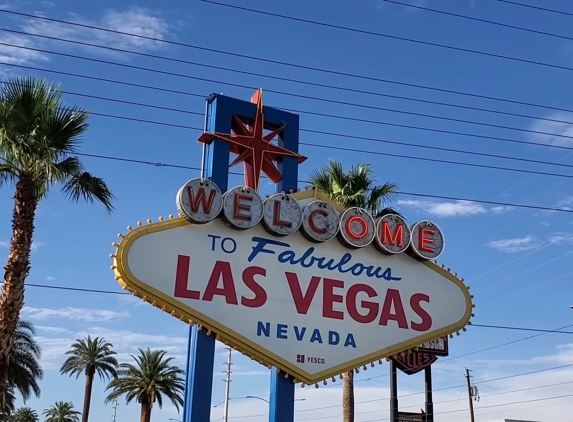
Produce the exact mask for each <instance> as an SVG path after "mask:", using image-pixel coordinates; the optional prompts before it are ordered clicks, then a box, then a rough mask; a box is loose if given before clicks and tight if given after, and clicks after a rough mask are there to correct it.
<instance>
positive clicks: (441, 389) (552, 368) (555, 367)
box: [231, 363, 573, 420]
mask: <svg viewBox="0 0 573 422" xmlns="http://www.w3.org/2000/svg"><path fill="white" fill-rule="evenodd" d="M572 366H573V363H572V364H566V365H559V366H554V367H550V368H544V369H537V370H534V371H528V372H521V373H518V374H512V375H506V376H503V377H497V378H491V379H486V380H483V381H478V383H479V384H488V383H491V382H497V381H504V380H508V379H513V378H519V377H524V376H528V375H534V374H539V373H542V372H548V371H555V370H557V369H565V368H570V367H572ZM465 386H466V384H465V383H463V384H458V385H453V386H450V387H443V388H436V389H434V390H433V391H434V392H438V391H447V390H453V389H456V388H462V387H465ZM424 393H425V392H424V391H421V392H417V393H408V394H403V395H400V396H399V397H398V398H404V397H411V396H418V395H420V394H424ZM571 396H573V394H571ZM388 399H389V398H381V399H370V400H364V401H358V402H356V403H355V404H364V403H375V402H379V401H385V400H388ZM340 406H342V405H340V404H339V405H330V406H321V407H314V408H310V409H301V410H295V413H300V412H310V411H313V410H323V409H331V408H334V407H340ZM259 416H266V414H258V415H243V416H232V417H231V418H232V419H244V418H254V417H259ZM307 420H311V419H307Z"/></svg>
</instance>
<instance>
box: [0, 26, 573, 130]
mask: <svg viewBox="0 0 573 422" xmlns="http://www.w3.org/2000/svg"><path fill="white" fill-rule="evenodd" d="M0 31H4V32H10V33H14V34H19V35H25V36H30V37H38V38H43V39H49V40H53V41H58V42H65V43H70V44H75V45H83V46H86V47H93V48H100V49H103V50H109V51H115V52H118V53H126V54H133V55H137V56H142V57H149V58H153V59H159V60H165V61H170V62H175V63H183V64H188V65H192V66H198V67H206V68H209V69H217V70H223V71H226V72H233V73H239V74H244V75H249V76H257V77H262V78H267V79H274V80H279V81H284V82H292V83H297V84H303V85H308V86H315V87H320V88H328V89H334V90H342V91H347V92H354V93H359V94H366V95H373V96H379V97H386V98H393V99H400V100H406V101H415V102H420V103H425V104H432V105H440V106H446V107H454V108H460V109H466V110H472V111H481V112H486V113H493V114H500V115H506V116H512V117H520V118H526V119H537V120H543V121H549V122H555V123H564V124H573V122H570V121H563V120H559V119H551V118H546V117H539V116H531V115H527V114H521V113H511V112H505V111H500V110H492V109H487V108H480V107H472V106H465V105H461V104H452V103H445V102H440V101H432V100H425V99H422V98H417V97H406V96H400V95H393V94H385V93H379V92H372V91H366V90H360V89H355V88H349V87H341V86H337V85H328V84H323V83H317V82H309V81H304V80H299V79H292V78H285V77H280V76H276V75H266V74H262V73H256V72H252V71H245V70H240V69H236V68H229V67H224V66H215V65H210V64H206V63H199V62H194V61H190V60H185V59H176V58H173V57H167V56H161V55H158V54H151V53H143V52H139V51H133V50H127V49H123V48H117V47H110V46H106V45H101V44H94V43H89V42H85V41H79V40H78V41H76V40H71V39H65V38H61V37H52V36H48V35H43V34H34V33H31V32H25V31H17V30H14V29H7V28H0ZM572 40H573V38H572ZM5 45H6V46H9V47H14V48H22V49H28V48H29V47H25V46H19V45H15V44H5ZM43 51H44V50H43ZM53 54H56V53H53ZM116 64H117V63H116ZM118 65H120V64H118ZM216 82H218V83H223V84H224V83H225V82H222V81H216ZM231 85H232V86H238V87H241V88H247V86H245V85H239V84H231ZM248 88H249V89H251V87H248ZM267 91H269V92H272V93H276V94H279V95H285V96H292V97H296V98H303V99H310V100H315V101H322V102H328V103H333V104H340V105H346V106H350V107H359V108H365V109H371V110H379V111H389V112H395V113H400V112H401V111H400V110H395V109H388V108H383V107H376V106H372V105H368V104H358V103H352V102H348V101H339V100H332V99H325V98H319V97H314V96H310V95H302V94H295V93H291V92H284V91H275V90H270V89H267ZM547 108H549V109H551V110H555V111H563V112H567V113H573V110H572V109H565V108H556V107H549V106H547ZM425 117H430V118H432V116H425ZM438 117H442V116H438ZM438 117H436V118H438ZM476 124H477V123H476Z"/></svg>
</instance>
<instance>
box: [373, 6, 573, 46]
mask: <svg viewBox="0 0 573 422" xmlns="http://www.w3.org/2000/svg"><path fill="white" fill-rule="evenodd" d="M380 1H383V2H385V3H392V4H397V5H400V6H404V7H410V8H413V9H418V10H425V11H426V12H432V13H438V14H441V15H446V16H452V17H455V18H460V19H466V20H470V21H474V22H481V23H486V24H489V25H495V26H501V27H504V28H509V29H516V30H518V31H524V32H530V33H533V34H538V35H545V36H548V37H553V38H561V39H564V40H570V41H573V37H568V36H566V35H561V34H554V33H552V32H545V31H538V30H536V29H532V28H525V27H523V26H517V25H510V24H508V23H504V22H496V21H492V20H489V19H481V18H476V17H474V16H468V15H462V14H459V13H453V12H448V11H446V10H440V9H433V8H430V7H424V6H419V5H416V4H408V3H403V2H399V1H396V0H380Z"/></svg>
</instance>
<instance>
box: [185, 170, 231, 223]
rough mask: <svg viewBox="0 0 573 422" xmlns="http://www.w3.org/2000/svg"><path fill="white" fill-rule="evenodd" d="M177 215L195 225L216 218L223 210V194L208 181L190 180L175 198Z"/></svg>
mask: <svg viewBox="0 0 573 422" xmlns="http://www.w3.org/2000/svg"><path fill="white" fill-rule="evenodd" d="M175 203H176V205H177V211H179V215H180V216H181V217H183V218H185V219H186V220H187V221H189V222H191V223H195V224H204V223H208V222H209V221H211V220H213V219H214V218H216V217H217V216H218V215H219V214H220V213H221V209H222V208H223V194H222V193H221V190H220V189H219V187H218V186H217V185H216V184H215V183H213V182H212V181H210V180H209V179H202V178H197V179H191V180H189V181H188V182H187V183H185V184H184V185H183V186H182V187H181V189H179V191H178V192H177V196H176V198H175Z"/></svg>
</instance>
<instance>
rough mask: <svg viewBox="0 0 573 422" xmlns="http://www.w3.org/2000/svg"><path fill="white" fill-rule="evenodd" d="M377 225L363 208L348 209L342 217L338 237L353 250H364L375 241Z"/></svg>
mask: <svg viewBox="0 0 573 422" xmlns="http://www.w3.org/2000/svg"><path fill="white" fill-rule="evenodd" d="M375 235H376V223H375V222H374V218H373V217H372V216H371V215H370V214H369V213H368V212H367V211H366V210H364V209H362V208H357V207H353V208H348V209H347V210H346V211H344V212H343V213H342V215H341V216H340V231H339V232H338V236H339V237H340V239H341V240H342V241H343V243H345V244H346V245H347V246H349V247H351V248H363V247H364V246H368V245H369V244H370V243H372V241H373V240H374V236H375Z"/></svg>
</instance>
